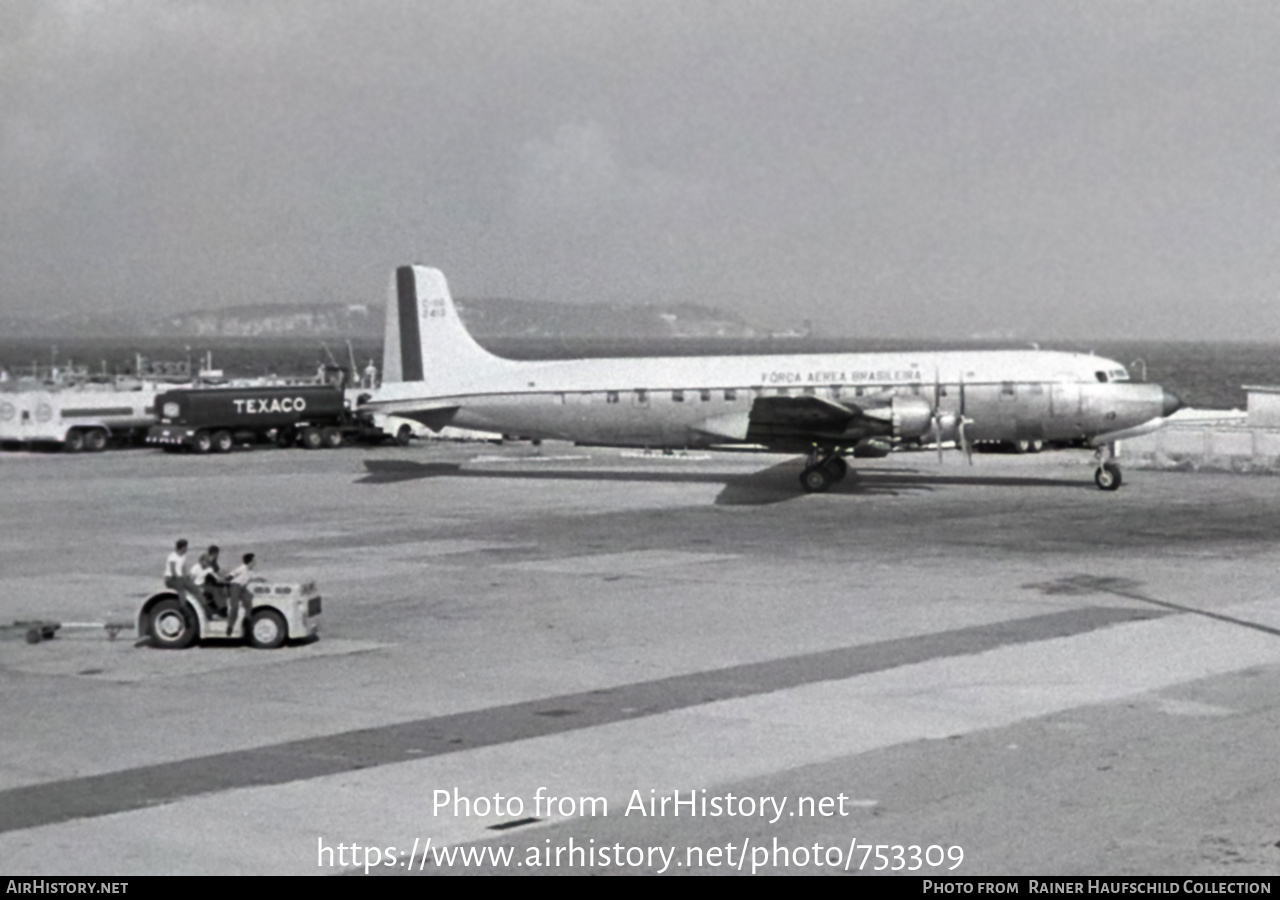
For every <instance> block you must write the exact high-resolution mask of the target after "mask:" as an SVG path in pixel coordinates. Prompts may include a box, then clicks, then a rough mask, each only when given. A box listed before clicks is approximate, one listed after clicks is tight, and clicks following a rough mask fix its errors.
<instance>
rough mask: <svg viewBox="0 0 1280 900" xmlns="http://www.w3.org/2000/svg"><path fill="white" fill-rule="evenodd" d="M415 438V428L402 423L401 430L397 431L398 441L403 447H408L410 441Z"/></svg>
mask: <svg viewBox="0 0 1280 900" xmlns="http://www.w3.org/2000/svg"><path fill="white" fill-rule="evenodd" d="M412 439H413V429H412V428H410V427H409V426H408V425H401V426H400V430H399V431H397V432H396V443H397V444H399V445H400V446H401V447H408V446H409V441H411V440H412Z"/></svg>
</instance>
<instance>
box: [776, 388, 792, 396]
mask: <svg viewBox="0 0 1280 900" xmlns="http://www.w3.org/2000/svg"><path fill="white" fill-rule="evenodd" d="M774 393H775V394H777V395H778V396H779V397H790V396H791V388H785V387H780V388H777V389H776V390H774Z"/></svg>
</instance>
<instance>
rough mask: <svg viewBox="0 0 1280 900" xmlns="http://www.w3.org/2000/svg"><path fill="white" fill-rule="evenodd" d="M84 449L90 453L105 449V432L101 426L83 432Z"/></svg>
mask: <svg viewBox="0 0 1280 900" xmlns="http://www.w3.org/2000/svg"><path fill="white" fill-rule="evenodd" d="M84 449H86V450H88V451H89V452H90V453H101V452H102V451H103V450H106V449H107V433H106V432H105V431H103V430H102V429H101V428H94V429H92V430H90V431H86V432H85V433H84Z"/></svg>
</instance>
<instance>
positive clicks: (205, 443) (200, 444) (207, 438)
mask: <svg viewBox="0 0 1280 900" xmlns="http://www.w3.org/2000/svg"><path fill="white" fill-rule="evenodd" d="M191 449H192V450H194V451H196V452H197V453H208V452H209V451H210V450H212V449H213V436H212V435H210V434H209V432H207V431H202V432H200V433H199V434H197V435H196V436H195V437H194V438H193V439H192V441H191Z"/></svg>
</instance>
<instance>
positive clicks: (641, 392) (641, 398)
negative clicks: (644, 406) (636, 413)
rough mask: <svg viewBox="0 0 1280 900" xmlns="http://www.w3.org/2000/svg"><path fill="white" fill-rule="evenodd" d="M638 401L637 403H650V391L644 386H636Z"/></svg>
mask: <svg viewBox="0 0 1280 900" xmlns="http://www.w3.org/2000/svg"><path fill="white" fill-rule="evenodd" d="M636 402H637V403H648V402H649V392H648V391H646V390H645V389H644V388H636Z"/></svg>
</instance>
